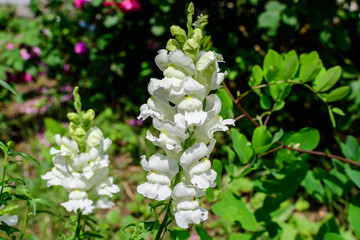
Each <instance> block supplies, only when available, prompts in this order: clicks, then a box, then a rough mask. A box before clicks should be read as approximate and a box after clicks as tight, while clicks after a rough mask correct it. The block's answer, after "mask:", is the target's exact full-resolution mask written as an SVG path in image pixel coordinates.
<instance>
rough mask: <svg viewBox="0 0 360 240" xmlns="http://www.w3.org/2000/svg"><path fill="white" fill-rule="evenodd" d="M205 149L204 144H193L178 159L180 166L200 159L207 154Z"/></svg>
mask: <svg viewBox="0 0 360 240" xmlns="http://www.w3.org/2000/svg"><path fill="white" fill-rule="evenodd" d="M207 151H208V149H207V147H206V145H205V143H203V142H200V143H195V144H194V145H193V146H191V147H190V148H188V149H186V150H185V151H184V153H183V154H182V155H181V157H180V164H181V166H188V165H190V164H192V163H193V162H195V161H198V160H199V159H202V158H203V157H205V156H206V154H207Z"/></svg>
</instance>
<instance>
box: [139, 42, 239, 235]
mask: <svg viewBox="0 0 360 240" xmlns="http://www.w3.org/2000/svg"><path fill="white" fill-rule="evenodd" d="M222 61H223V58H222V56H221V55H220V54H217V53H215V52H213V51H208V52H204V51H200V52H199V54H198V55H197V59H196V62H195V63H194V61H193V60H192V59H191V57H189V56H188V55H186V54H185V53H184V52H183V51H181V50H174V51H171V52H168V51H167V50H165V49H163V50H160V51H159V53H158V55H157V56H156V58H155V62H156V65H157V66H158V67H159V68H160V69H161V70H162V71H163V74H164V78H163V79H161V80H159V79H155V78H152V79H151V80H150V83H149V86H148V90H149V93H150V94H151V95H152V96H151V97H150V98H149V99H148V101H147V103H146V104H144V105H142V106H141V108H140V110H141V113H140V116H139V118H140V119H141V120H144V119H146V118H148V117H151V118H152V119H153V126H154V127H155V128H156V129H157V130H158V131H159V132H160V133H159V135H158V136H154V135H152V134H151V133H150V132H149V131H148V133H147V136H146V137H147V139H148V140H150V141H151V142H153V144H155V145H157V146H160V147H162V148H163V149H164V150H165V152H166V154H167V156H165V155H162V154H155V155H153V156H151V157H150V158H149V160H148V161H147V160H146V158H145V156H143V157H142V160H141V165H142V167H143V168H144V170H145V171H148V172H149V173H148V175H147V180H148V182H146V183H143V184H141V185H139V186H138V188H137V191H138V192H139V193H141V194H142V195H144V196H145V197H148V198H151V199H155V200H158V201H161V200H165V199H167V198H169V197H171V198H172V199H173V212H174V215H175V220H176V223H177V225H179V226H180V227H182V228H187V227H188V225H189V224H191V223H196V224H198V223H200V222H201V221H204V220H206V219H207V216H208V212H207V211H206V209H204V208H203V207H201V206H200V202H199V200H198V199H197V198H198V197H201V196H203V195H204V194H205V191H206V189H207V188H208V187H214V186H215V182H214V181H215V178H216V172H215V171H213V170H212V169H211V162H210V161H209V155H210V153H211V151H212V150H213V148H214V145H215V139H214V132H216V131H226V130H227V129H228V127H227V126H226V125H232V124H234V120H232V119H226V120H223V118H222V117H221V116H220V115H219V113H220V110H221V101H220V99H219V98H218V97H217V96H216V95H215V94H210V95H209V93H210V92H211V91H212V90H216V89H217V88H218V87H219V85H220V84H221V82H222V81H223V80H224V73H220V72H219V67H218V63H219V62H222ZM190 144H191V145H190ZM179 165H180V166H181V168H182V171H181V174H182V179H181V182H180V183H178V184H177V185H176V186H175V187H174V189H173V190H171V184H172V179H173V178H174V176H175V175H176V174H178V173H179Z"/></svg>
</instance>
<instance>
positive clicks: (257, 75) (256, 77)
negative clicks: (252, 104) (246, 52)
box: [249, 65, 264, 88]
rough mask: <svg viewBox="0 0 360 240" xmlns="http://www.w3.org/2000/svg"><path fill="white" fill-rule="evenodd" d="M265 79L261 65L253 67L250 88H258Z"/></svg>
mask: <svg viewBox="0 0 360 240" xmlns="http://www.w3.org/2000/svg"><path fill="white" fill-rule="evenodd" d="M263 77H264V74H263V71H262V69H261V67H260V66H259V65H255V66H253V68H252V72H251V76H250V80H249V86H250V87H252V88H253V87H256V86H258V85H259V84H260V83H261V82H262V80H263Z"/></svg>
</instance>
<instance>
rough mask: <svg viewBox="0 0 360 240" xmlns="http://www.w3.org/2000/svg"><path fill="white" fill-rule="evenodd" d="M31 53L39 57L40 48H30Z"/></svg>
mask: <svg viewBox="0 0 360 240" xmlns="http://www.w3.org/2000/svg"><path fill="white" fill-rule="evenodd" d="M31 51H32V53H33V54H34V55H35V56H36V57H40V56H41V50H40V48H38V47H32V49H31Z"/></svg>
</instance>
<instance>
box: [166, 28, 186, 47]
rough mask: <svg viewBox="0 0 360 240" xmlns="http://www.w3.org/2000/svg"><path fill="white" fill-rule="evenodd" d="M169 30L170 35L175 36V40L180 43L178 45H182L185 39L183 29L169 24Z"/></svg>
mask: <svg viewBox="0 0 360 240" xmlns="http://www.w3.org/2000/svg"><path fill="white" fill-rule="evenodd" d="M170 32H171V35H173V36H174V37H175V39H176V41H177V42H178V43H179V44H180V46H183V45H184V43H185V42H186V40H187V36H186V32H185V30H184V29H182V28H181V27H179V26H171V27H170Z"/></svg>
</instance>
